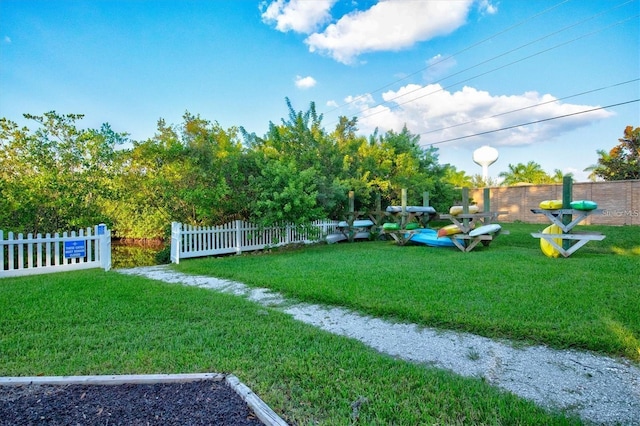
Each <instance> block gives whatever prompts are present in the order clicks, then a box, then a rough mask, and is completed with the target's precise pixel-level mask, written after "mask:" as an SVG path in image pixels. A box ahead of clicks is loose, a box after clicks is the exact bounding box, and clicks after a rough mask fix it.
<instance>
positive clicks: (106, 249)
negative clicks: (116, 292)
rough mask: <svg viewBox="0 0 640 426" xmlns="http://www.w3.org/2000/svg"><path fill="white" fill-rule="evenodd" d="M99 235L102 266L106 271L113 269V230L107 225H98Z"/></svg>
mask: <svg viewBox="0 0 640 426" xmlns="http://www.w3.org/2000/svg"><path fill="white" fill-rule="evenodd" d="M98 237H99V244H100V250H99V252H100V267H101V268H103V269H104V270H105V271H108V270H110V269H111V230H110V229H108V228H107V225H105V224H104V223H101V224H100V225H98Z"/></svg>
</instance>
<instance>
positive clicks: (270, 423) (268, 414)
mask: <svg viewBox="0 0 640 426" xmlns="http://www.w3.org/2000/svg"><path fill="white" fill-rule="evenodd" d="M199 380H213V381H222V380H225V381H226V383H227V385H229V387H231V389H233V390H234V392H235V393H237V394H238V396H240V398H242V399H243V400H244V401H245V402H246V403H247V405H248V406H249V408H250V409H251V410H252V411H253V412H254V413H255V414H256V416H257V417H258V418H259V419H260V420H261V421H262V422H263V423H264V424H265V425H266V426H288V424H287V422H285V421H284V420H282V418H281V417H280V416H278V415H277V414H276V413H275V412H274V411H273V410H272V409H271V408H270V407H269V406H268V405H267V404H265V403H264V401H262V400H261V399H260V397H258V395H256V394H255V393H253V391H252V390H251V389H249V387H247V386H246V385H245V384H243V383H242V382H240V380H239V379H238V378H237V377H236V376H234V375H233V374H220V373H195V374H131V375H115V376H26V377H0V386H26V385H57V386H61V385H123V384H154V383H186V382H195V381H199Z"/></svg>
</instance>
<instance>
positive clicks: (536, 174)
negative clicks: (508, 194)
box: [498, 161, 553, 186]
mask: <svg viewBox="0 0 640 426" xmlns="http://www.w3.org/2000/svg"><path fill="white" fill-rule="evenodd" d="M508 167H509V171H507V172H501V173H500V174H499V175H498V176H499V177H501V178H503V179H504V180H503V182H502V184H503V185H506V186H511V185H516V184H519V183H532V184H539V183H551V182H553V179H552V178H551V177H550V176H549V175H548V174H547V173H546V172H545V171H544V170H542V167H541V166H540V164H538V163H536V162H535V161H529V162H528V163H527V164H522V163H518V164H516V165H515V166H514V165H513V164H509V166H508Z"/></svg>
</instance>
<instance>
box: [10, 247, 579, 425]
mask: <svg viewBox="0 0 640 426" xmlns="http://www.w3.org/2000/svg"><path fill="white" fill-rule="evenodd" d="M402 249H403V250H404V249H409V252H410V251H411V250H413V249H411V248H402ZM345 250H346V251H345ZM354 250H355V251H354ZM378 250H382V251H383V252H385V251H387V250H392V251H393V250H395V248H394V247H389V246H387V245H384V244H372V245H350V246H337V247H326V248H322V247H314V248H311V249H310V251H309V254H313V256H311V258H309V257H308V254H306V253H307V251H306V250H304V251H299V252H295V253H286V254H285V253H282V254H277V255H267V256H255V257H252V258H250V257H247V258H242V257H237V258H230V259H224V260H220V261H219V262H220V265H232V264H236V265H240V266H242V265H243V264H244V265H245V266H252V267H256V266H257V265H262V266H261V267H266V265H268V264H269V262H268V263H262V262H265V261H267V260H269V259H270V260H271V261H270V263H271V264H273V268H272V272H273V273H274V276H276V277H278V276H280V277H281V278H282V281H287V282H289V281H288V280H284V277H286V276H288V272H287V271H288V270H289V269H290V265H291V264H292V263H293V264H296V263H300V262H301V261H302V263H306V262H307V260H306V259H317V258H318V257H327V259H325V260H323V261H318V262H317V265H316V268H315V270H317V271H321V270H323V269H324V268H325V267H329V265H330V264H331V261H330V259H332V258H333V259H336V258H334V257H333V255H332V254H330V253H333V252H335V253H342V257H339V258H343V257H344V256H350V257H352V258H358V257H360V256H364V257H365V258H369V255H367V254H366V253H369V252H371V251H373V252H376V251H378ZM358 252H360V253H361V254H360V255H358V254H356V253H358ZM348 253H351V254H350V255H349V254H348ZM460 255H461V254H460ZM300 256H302V257H300ZM296 258H297V259H298V260H295V259H296ZM287 259H288V260H287ZM247 261H249V263H248V264H247V263H245V262H247ZM251 262H259V263H257V264H256V263H251ZM326 262H329V263H326ZM340 263H342V262H340ZM194 265H195V263H194ZM236 267H237V266H236ZM241 269H242V268H240V270H241ZM294 269H295V268H294ZM300 269H301V270H302V269H304V268H303V267H301V268H300ZM336 269H337V272H339V271H340V270H341V267H337V266H336ZM382 270H384V268H383V269H382ZM289 272H291V271H289ZM296 273H300V271H298V272H296ZM373 275H375V274H373ZM327 276H331V275H327ZM314 279H316V278H314ZM257 281H259V280H257ZM276 281H280V280H276ZM310 285H311V282H309V281H307V280H306V279H305V280H304V284H301V287H307V286H310ZM387 285H389V284H387ZM375 287H384V286H381V284H375ZM361 289H362V290H366V287H361ZM380 291H381V290H378V292H380ZM402 291H406V290H405V287H403V286H399V287H397V292H402ZM306 292H309V291H308V290H306ZM350 292H351V293H352V294H355V293H357V292H358V291H356V290H351V291H350ZM292 293H294V292H292ZM295 293H300V294H303V293H304V292H299V291H298V292H295ZM311 293H312V292H311ZM353 297H354V299H355V301H354V303H352V304H353V305H357V304H358V303H361V302H358V300H360V298H356V297H355V296H353ZM310 298H313V297H311V296H310ZM376 309H378V308H376ZM194 372H222V373H226V372H228V373H233V374H235V375H237V376H238V377H239V378H240V380H242V381H243V382H244V383H246V384H247V385H248V386H249V387H251V388H252V389H253V390H254V391H255V392H256V393H257V394H258V395H259V396H260V397H261V398H262V399H263V400H264V401H265V402H266V403H267V404H269V405H270V406H271V407H272V408H273V409H274V410H275V411H276V412H277V413H279V414H280V415H281V416H282V417H283V418H284V419H285V420H287V421H288V422H290V423H291V424H300V425H312V424H313V425H316V424H322V425H324V424H326V425H350V424H353V423H355V422H356V421H357V422H359V423H360V424H367V425H376V424H379V425H388V424H394V425H416V424H451V425H455V424H492V425H500V424H522V425H527V424H529V425H538V424H549V425H553V424H558V425H563V424H580V421H579V420H578V419H576V418H571V417H565V416H563V415H561V414H559V413H550V412H547V411H544V410H543V409H541V408H539V407H536V406H535V405H534V404H533V403H531V402H528V401H525V400H522V399H520V398H517V397H515V396H513V395H511V394H508V393H506V392H501V391H499V390H497V389H496V388H494V387H492V386H489V385H488V384H487V383H485V382H484V381H482V380H481V379H472V378H462V377H459V376H456V375H454V374H452V373H448V372H445V371H440V370H436V369H433V368H430V367H428V366H423V365H416V364H411V363H407V362H403V361H399V360H396V359H393V358H391V357H387V356H384V355H381V354H379V353H377V352H375V351H374V350H372V349H370V348H368V347H366V346H364V345H363V344H360V343H359V342H356V341H353V340H350V339H347V338H343V337H339V336H334V335H331V334H329V333H326V332H323V331H320V330H317V329H315V328H313V327H311V326H308V325H305V324H303V323H300V322H297V321H294V320H293V319H291V318H290V317H289V316H288V315H285V314H283V313H281V312H279V311H277V310H275V309H271V308H265V307H262V306H260V305H257V304H255V303H252V302H249V301H247V300H245V299H243V298H239V297H235V296H231V295H225V294H218V293H216V292H213V291H209V290H204V289H199V288H191V287H182V286H179V285H170V284H165V283H160V282H157V281H152V280H148V279H145V278H142V277H134V276H126V275H121V274H118V273H117V272H103V271H99V270H92V271H79V272H72V273H60V274H51V275H44V276H34V277H23V278H5V279H1V280H0V375H1V376H33V375H93V374H134V373H137V374H143V373H194ZM356 408H357V409H356Z"/></svg>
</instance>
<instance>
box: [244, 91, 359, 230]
mask: <svg viewBox="0 0 640 426" xmlns="http://www.w3.org/2000/svg"><path fill="white" fill-rule="evenodd" d="M286 102H287V106H288V108H289V117H288V120H284V119H283V120H282V123H281V124H280V125H275V124H274V123H270V125H269V131H268V133H267V134H266V135H265V137H264V138H258V137H255V135H254V136H253V137H251V138H250V142H249V147H250V148H251V149H252V150H254V151H255V153H256V154H255V155H253V156H252V158H254V160H255V161H256V169H257V170H259V172H258V173H255V174H252V175H251V176H250V184H251V187H252V190H253V191H257V192H256V193H255V198H254V208H253V212H252V214H253V215H254V217H255V219H256V220H259V221H260V222H261V223H263V224H265V225H266V224H269V223H268V222H269V221H274V220H275V221H278V222H281V221H288V222H291V223H299V222H300V220H301V219H302V218H304V219H305V220H314V219H321V218H324V217H327V216H333V215H335V214H337V212H338V211H339V210H340V209H341V208H342V206H343V205H344V200H345V199H346V194H345V193H346V190H345V188H344V187H343V186H342V185H341V184H340V180H339V176H340V175H341V172H342V170H341V169H342V164H341V159H340V155H339V154H340V151H339V147H338V144H337V142H336V140H335V138H333V137H331V136H330V135H328V134H327V133H326V132H325V131H324V129H323V128H322V115H318V114H317V112H316V109H315V104H314V103H311V104H310V106H309V109H308V110H307V111H306V112H302V111H299V112H297V111H295V110H294V109H293V107H292V106H291V103H290V101H289V99H286ZM285 176H290V178H291V182H288V181H287V180H286V179H284V178H283V177H285ZM296 191H297V192H296ZM312 195H313V197H315V201H314V202H313V203H311V199H312ZM274 200H280V202H284V200H286V202H284V204H282V205H281V206H280V207H278V206H279V205H278V203H277V202H274ZM269 209H276V210H278V211H276V210H274V211H269ZM303 209H308V210H307V211H303Z"/></svg>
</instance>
